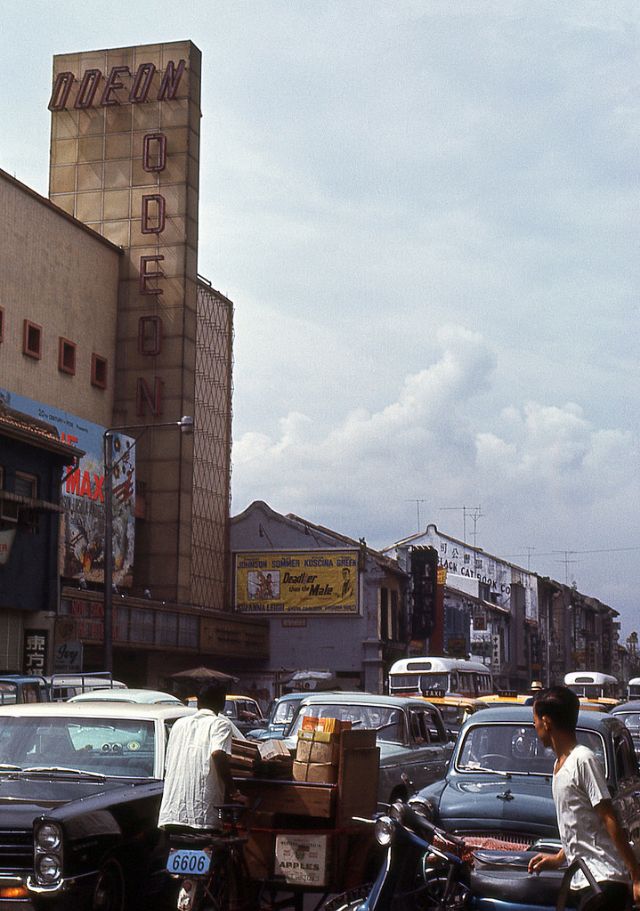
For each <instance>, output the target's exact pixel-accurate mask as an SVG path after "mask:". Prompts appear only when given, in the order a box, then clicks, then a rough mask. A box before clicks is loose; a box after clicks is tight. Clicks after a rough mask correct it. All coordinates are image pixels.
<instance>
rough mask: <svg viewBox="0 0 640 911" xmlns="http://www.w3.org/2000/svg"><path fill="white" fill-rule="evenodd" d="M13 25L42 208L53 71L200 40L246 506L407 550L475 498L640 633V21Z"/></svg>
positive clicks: (227, 17) (13, 169)
mask: <svg viewBox="0 0 640 911" xmlns="http://www.w3.org/2000/svg"><path fill="white" fill-rule="evenodd" d="M2 12H3V40H2V46H3V52H4V61H5V63H4V66H5V74H7V75H6V76H5V80H4V86H5V87H4V90H3V92H2V96H1V98H0V104H1V105H2V124H3V129H2V134H1V135H0V151H1V157H0V167H2V168H4V169H5V170H6V171H8V172H10V173H12V174H15V176H16V177H18V178H19V179H20V180H22V181H24V182H25V183H27V184H29V185H30V186H32V187H34V188H35V189H36V190H38V191H39V192H41V193H46V191H47V173H48V154H49V141H48V139H49V113H48V111H47V102H48V98H49V90H50V79H51V62H52V57H53V55H54V54H57V53H64V52H69V51H76V50H89V49H92V48H99V47H107V46H109V47H117V46H120V45H130V44H142V43H152V42H157V41H172V40H181V39H184V38H190V39H191V40H193V41H194V42H195V43H196V44H197V45H198V46H199V47H200V49H201V50H202V53H203V98H202V102H203V103H202V108H203V120H202V155H201V162H202V163H201V198H200V209H201V223H200V254H199V257H200V261H199V270H200V272H201V273H202V274H204V275H206V276H207V277H208V278H209V279H210V280H211V281H212V283H213V284H214V286H215V287H217V288H219V289H220V290H221V291H223V292H224V293H226V294H227V295H228V296H230V297H231V299H232V300H233V301H234V303H235V307H236V336H235V373H234V383H235V397H234V438H235V446H234V472H233V510H234V512H239V511H240V510H242V509H244V507H245V506H246V505H247V504H248V503H249V502H250V501H251V500H252V499H264V500H266V501H267V502H268V503H269V504H270V505H271V506H273V507H274V508H275V509H278V510H280V511H283V512H295V513H297V514H300V515H304V516H307V517H308V518H309V519H311V520H313V521H316V522H320V523H322V524H325V525H328V526H331V527H334V528H336V529H337V530H339V531H342V532H344V533H346V534H351V535H353V536H355V537H361V536H363V535H364V536H365V537H366V538H367V541H368V542H369V543H371V544H372V545H374V546H384V545H386V544H389V543H391V542H392V541H394V540H397V539H399V538H402V537H404V536H406V535H407V534H410V533H412V532H414V531H415V530H416V504H415V502H412V500H415V499H421V500H424V501H425V502H424V503H422V504H421V506H420V509H421V518H422V524H423V525H424V524H426V522H427V521H435V522H436V523H437V525H438V526H439V528H441V529H442V530H443V531H445V532H448V533H450V534H453V535H458V536H462V513H461V511H460V512H455V511H453V512H445V511H443V509H442V508H443V507H450V506H462V505H466V506H468V507H473V506H476V505H481V506H482V512H483V516H482V518H481V519H480V520H479V522H478V544H479V545H480V546H482V547H484V548H485V549H486V550H488V551H490V552H492V553H496V554H499V555H500V554H505V555H506V554H509V555H512V556H513V557H514V559H515V562H521V563H523V564H524V565H526V563H527V558H526V557H525V556H523V555H525V554H527V552H528V551H527V548H529V549H532V548H535V550H530V553H531V566H532V568H533V569H536V570H537V571H539V572H541V573H543V574H547V575H551V576H553V577H555V578H559V579H560V580H562V581H564V579H565V569H566V570H567V572H568V580H569V581H572V580H573V579H575V580H576V581H577V583H578V587H579V588H580V589H581V590H582V591H584V592H587V593H589V594H593V595H595V596H597V597H599V598H601V599H602V600H603V601H605V602H607V603H609V604H611V605H612V606H613V607H615V608H616V609H617V610H619V611H620V612H621V614H622V621H623V633H624V634H625V635H626V634H628V633H629V632H630V631H631V629H633V628H636V629H637V628H638V627H639V626H640V614H639V611H638V596H637V585H636V576H637V569H636V567H637V564H638V559H639V558H640V533H639V529H638V506H639V504H640V484H639V481H638V478H639V476H640V472H639V468H640V458H639V454H640V447H639V435H638V418H639V411H640V396H639V392H640V388H639V387H640V376H639V374H638V351H637V346H638V341H637V338H638V332H637V323H638V293H637V292H638V255H637V250H638V211H637V203H638V144H639V142H638V141H639V139H640V136H639V133H640V117H639V111H638V107H639V103H638V73H639V72H640V68H639V65H638V64H639V59H638V58H639V56H640V55H639V41H638V32H639V20H640V11H639V8H638V5H637V3H635V2H625V0H620V2H616V3H613V4H608V5H605V4H602V3H600V2H571V3H569V4H558V3H556V2H547V0H538V2H536V3H534V4H531V3H530V2H519V0H513V2H507V0H504V2H495V0H483V2H478V0H461V2H453V0H447V2H437V0H421V2H416V0H393V2H391V0H386V2H373V0H369V2H361V0H339V2H338V0H328V2H317V0H316V2H300V0H286V2H275V0H262V2H257V0H256V2H238V0H223V2H220V0H208V2H197V0H192V2H184V3H167V2H164V0H158V2H156V3H154V4H152V5H151V6H150V5H149V4H141V3H135V2H129V3H123V2H120V0H113V2H111V3H109V4H108V5H107V4H99V3H94V2H91V0H90V2H86V3H84V4H82V5H80V4H77V3H74V4H72V3H68V2H65V0H61V2H60V0H59V2H57V3H56V4H55V5H52V4H50V3H49V2H40V0H27V2H24V0H23V2H21V3H14V2H10V0H5V2H4V3H3V5H2ZM467 524H469V523H467ZM623 548H626V549H623ZM557 551H561V552H564V551H576V553H575V554H572V555H570V558H571V559H572V560H575V561H576V562H572V563H570V564H567V566H566V567H565V563H564V562H562V561H563V554H562V553H556V552H557ZM587 551H589V552H590V553H587ZM517 555H520V556H517Z"/></svg>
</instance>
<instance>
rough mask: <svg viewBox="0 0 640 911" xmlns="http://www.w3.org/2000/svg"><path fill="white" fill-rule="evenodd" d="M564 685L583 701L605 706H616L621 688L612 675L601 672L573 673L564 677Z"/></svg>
mask: <svg viewBox="0 0 640 911" xmlns="http://www.w3.org/2000/svg"><path fill="white" fill-rule="evenodd" d="M564 685H565V686H568V687H569V689H570V690H573V692H574V693H575V694H576V695H577V696H580V697H581V698H582V699H591V700H594V701H595V700H597V701H598V702H601V703H603V704H608V703H611V705H615V704H616V703H617V702H618V701H619V700H618V691H619V689H620V686H619V684H618V681H617V679H616V678H615V677H612V676H611V674H601V673H600V672H599V671H572V672H571V673H570V674H565V675H564Z"/></svg>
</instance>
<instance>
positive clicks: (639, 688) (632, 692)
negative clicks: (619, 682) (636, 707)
mask: <svg viewBox="0 0 640 911" xmlns="http://www.w3.org/2000/svg"><path fill="white" fill-rule="evenodd" d="M627 699H628V700H629V702H635V701H637V700H638V699H640V677H632V678H631V680H630V681H629V683H628V684H627Z"/></svg>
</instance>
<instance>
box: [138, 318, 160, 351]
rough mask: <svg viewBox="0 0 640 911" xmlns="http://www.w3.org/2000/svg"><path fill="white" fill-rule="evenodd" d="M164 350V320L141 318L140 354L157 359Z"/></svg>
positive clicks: (139, 329)
mask: <svg viewBox="0 0 640 911" xmlns="http://www.w3.org/2000/svg"><path fill="white" fill-rule="evenodd" d="M161 350H162V319H161V318H160V317H159V316H141V317H140V319H139V320H138V354H144V355H145V356H147V357H156V356H157V355H158V354H160V351H161Z"/></svg>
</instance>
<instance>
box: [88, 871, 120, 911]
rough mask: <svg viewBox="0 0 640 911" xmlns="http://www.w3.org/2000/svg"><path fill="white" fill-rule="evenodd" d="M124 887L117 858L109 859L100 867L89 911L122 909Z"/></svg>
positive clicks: (118, 910)
mask: <svg viewBox="0 0 640 911" xmlns="http://www.w3.org/2000/svg"><path fill="white" fill-rule="evenodd" d="M124 904H125V888H124V876H123V875H122V868H121V866H120V864H119V863H118V861H117V860H113V859H112V860H109V861H107V862H106V863H105V864H103V865H102V867H100V871H99V873H98V879H97V881H96V884H95V887H94V890H93V898H92V900H91V911H124Z"/></svg>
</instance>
